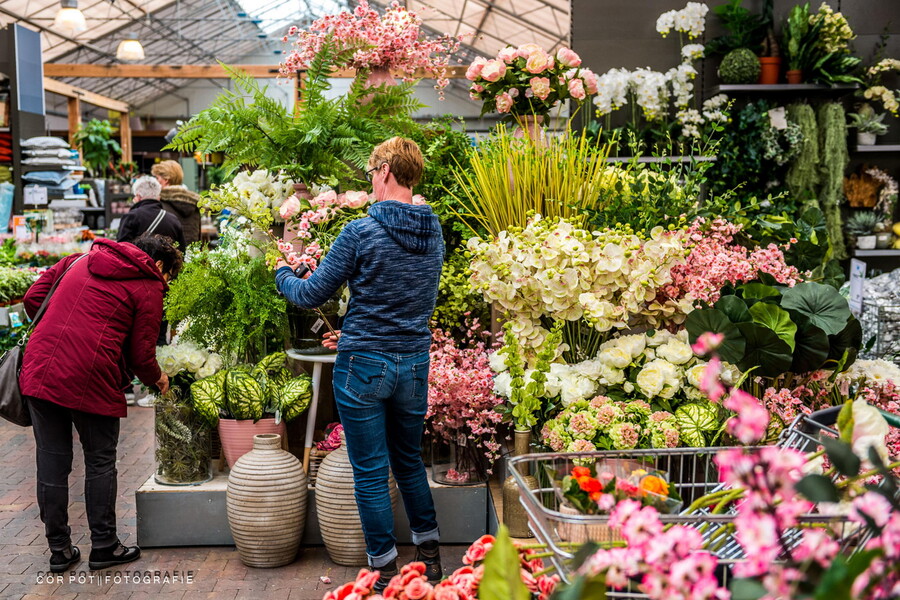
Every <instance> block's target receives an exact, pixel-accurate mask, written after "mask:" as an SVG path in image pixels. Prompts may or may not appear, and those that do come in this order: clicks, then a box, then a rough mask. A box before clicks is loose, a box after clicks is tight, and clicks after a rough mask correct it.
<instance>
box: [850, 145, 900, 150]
mask: <svg viewBox="0 0 900 600" xmlns="http://www.w3.org/2000/svg"><path fill="white" fill-rule="evenodd" d="M853 151H854V152H900V144H881V145H877V144H876V145H872V146H857V147H856V148H854V150H853Z"/></svg>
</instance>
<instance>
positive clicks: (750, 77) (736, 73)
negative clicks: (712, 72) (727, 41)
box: [719, 48, 760, 84]
mask: <svg viewBox="0 0 900 600" xmlns="http://www.w3.org/2000/svg"><path fill="white" fill-rule="evenodd" d="M759 70H760V66H759V59H758V58H757V57H756V55H755V54H754V53H753V51H752V50H750V49H748V48H738V49H736V50H732V51H731V52H729V53H728V54H726V55H725V58H723V59H722V64H720V65H719V78H720V79H721V80H722V83H728V84H746V83H756V81H757V80H758V79H759Z"/></svg>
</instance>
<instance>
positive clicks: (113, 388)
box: [19, 235, 181, 573]
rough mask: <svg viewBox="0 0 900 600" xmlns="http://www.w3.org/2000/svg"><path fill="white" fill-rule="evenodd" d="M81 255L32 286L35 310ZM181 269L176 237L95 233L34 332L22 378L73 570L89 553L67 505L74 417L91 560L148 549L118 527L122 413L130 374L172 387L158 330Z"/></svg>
mask: <svg viewBox="0 0 900 600" xmlns="http://www.w3.org/2000/svg"><path fill="white" fill-rule="evenodd" d="M78 256H80V255H73V256H69V257H66V258H65V259H63V260H61V261H60V262H59V263H57V264H56V265H54V266H53V267H52V268H50V269H49V270H48V271H47V272H46V273H44V274H43V275H42V276H41V278H40V279H38V280H37V282H35V284H34V285H33V286H31V289H29V290H28V294H27V295H26V296H25V310H26V311H27V312H28V314H29V315H30V316H31V317H34V315H35V314H36V313H37V311H38V309H39V308H40V306H41V303H42V302H43V301H44V298H45V297H46V296H47V293H48V292H49V291H50V288H51V287H52V286H53V284H54V282H56V280H57V279H59V278H60V277H61V276H62V275H63V273H64V272H65V271H66V269H67V268H68V267H69V265H71V264H72V263H74V262H75V260H76V259H77V258H78ZM180 268H181V253H180V252H179V251H178V250H176V249H175V247H174V246H173V245H172V244H171V243H170V242H169V240H168V238H163V237H161V236H158V235H152V236H141V237H140V238H138V239H136V240H135V241H134V242H133V243H119V242H113V241H111V240H106V239H97V240H95V241H94V245H93V246H92V247H91V251H90V252H89V253H88V257H87V258H86V259H84V260H80V261H78V263H77V264H75V265H74V266H72V268H71V269H69V271H68V272H67V273H66V275H65V277H63V279H62V281H60V283H59V286H58V287H57V288H56V291H55V292H54V293H53V296H52V298H51V299H50V302H49V303H48V306H47V309H46V312H45V313H44V315H43V316H42V317H41V320H40V321H39V322H38V325H37V327H36V328H35V330H34V332H33V333H32V334H31V337H30V339H29V340H28V346H27V349H26V352H25V355H24V357H23V359H22V370H21V373H20V375H19V386H20V388H21V390H22V395H23V396H26V397H27V398H28V404H29V408H30V410H31V418H32V422H33V423H34V439H35V442H36V446H37V497H38V506H39V507H40V511H41V521H43V522H44V526H45V529H46V535H47V541H48V542H49V545H50V552H51V555H50V570H51V571H52V572H55V573H59V572H63V571H65V570H67V569H68V568H69V567H71V566H72V565H74V564H76V563H77V562H78V561H79V559H80V556H81V554H80V552H79V550H78V547H77V546H73V545H72V540H71V537H70V533H71V532H70V529H69V518H68V511H67V508H68V505H69V473H71V471H72V426H73V425H74V427H75V430H76V431H78V437H79V438H80V440H81V447H82V449H83V451H84V463H85V481H84V496H85V505H86V512H87V518H88V524H89V526H90V529H91V556H90V562H89V564H90V568H91V569H105V568H109V567H112V566H115V565H119V564H124V563H127V562H130V561H133V560H135V559H137V558H138V557H140V554H141V551H140V548H138V547H137V546H132V547H125V546H123V545H122V544H121V543H120V542H119V538H118V536H117V535H116V508H115V503H116V494H117V490H116V446H117V444H118V441H119V419H120V418H121V417H124V416H126V411H127V408H126V404H125V393H124V390H125V389H126V388H128V387H130V385H131V381H132V377H133V375H132V374H134V375H136V376H137V377H138V378H139V379H140V380H141V381H142V382H143V383H144V384H145V385H147V386H156V387H157V388H159V389H160V391H161V392H165V391H166V389H167V388H168V386H169V380H168V378H167V377H166V374H165V373H163V372H162V371H161V370H160V368H159V364H158V363H157V362H156V337H157V334H158V333H159V324H160V321H161V320H162V313H163V293H164V292H165V290H166V287H167V285H166V283H167V281H168V280H169V278H170V277H174V276H175V275H176V274H177V273H178V270H179V269H180Z"/></svg>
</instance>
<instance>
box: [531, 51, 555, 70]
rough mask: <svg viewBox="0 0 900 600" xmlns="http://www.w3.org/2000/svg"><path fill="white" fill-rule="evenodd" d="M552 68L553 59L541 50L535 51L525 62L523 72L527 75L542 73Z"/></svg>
mask: <svg viewBox="0 0 900 600" xmlns="http://www.w3.org/2000/svg"><path fill="white" fill-rule="evenodd" d="M552 68H553V57H552V56H550V55H549V54H547V53H546V52H544V51H543V50H535V51H534V52H532V53H531V56H529V57H528V59H527V60H526V61H525V70H526V71H528V72H529V73H534V74H538V73H543V72H544V71H546V70H547V69H552Z"/></svg>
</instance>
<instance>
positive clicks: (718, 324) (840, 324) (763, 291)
mask: <svg viewBox="0 0 900 600" xmlns="http://www.w3.org/2000/svg"><path fill="white" fill-rule="evenodd" d="M771 283H774V279H770V278H768V277H765V278H761V279H760V280H759V281H754V282H750V283H745V284H743V285H741V286H738V287H737V288H736V289H726V290H723V292H726V293H723V295H722V296H721V297H720V298H719V300H718V301H717V302H716V303H715V305H714V306H711V307H708V308H701V309H698V310H695V311H693V312H691V313H690V314H689V315H688V317H687V320H686V321H685V327H686V328H687V330H688V333H689V334H690V336H691V343H693V342H695V341H696V339H697V338H698V337H699V336H700V335H701V334H703V333H704V332H706V331H712V332H714V333H722V334H724V336H725V340H724V342H723V343H722V346H721V347H720V348H719V354H720V356H721V357H722V360H725V361H727V362H730V363H732V364H734V365H736V366H737V367H738V368H739V369H741V370H742V371H745V372H746V371H749V370H751V369H753V373H754V375H759V376H762V377H771V378H775V377H779V376H781V375H783V374H785V373H809V372H812V371H816V370H819V369H829V370H837V371H843V370H845V369H846V368H847V367H849V366H850V365H851V364H852V363H853V362H854V361H855V360H856V356H857V354H858V353H859V349H860V347H861V346H862V327H861V325H860V323H859V320H857V319H856V317H854V316H853V315H852V314H851V313H850V307H849V305H848V304H847V300H846V299H845V298H844V297H843V296H841V295H840V293H839V292H838V291H837V290H836V289H835V288H834V287H832V286H829V285H825V284H821V283H816V282H804V283H800V284H797V285H796V286H794V287H792V288H783V287H781V286H777V285H769V284H771Z"/></svg>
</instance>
